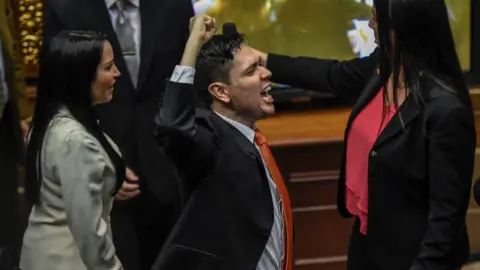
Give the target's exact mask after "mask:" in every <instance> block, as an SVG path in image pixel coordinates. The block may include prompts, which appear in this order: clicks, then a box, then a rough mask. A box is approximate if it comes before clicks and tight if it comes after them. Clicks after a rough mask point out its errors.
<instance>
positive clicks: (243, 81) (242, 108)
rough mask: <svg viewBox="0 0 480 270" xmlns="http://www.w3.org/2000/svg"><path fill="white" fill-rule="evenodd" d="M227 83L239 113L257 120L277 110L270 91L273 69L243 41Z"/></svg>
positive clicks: (232, 100)
mask: <svg viewBox="0 0 480 270" xmlns="http://www.w3.org/2000/svg"><path fill="white" fill-rule="evenodd" d="M232 63H233V65H232V69H231V70H230V85H229V86H228V88H229V89H228V90H229V91H228V92H229V95H228V96H229V98H230V106H231V107H232V109H233V110H234V111H235V112H236V113H237V115H239V116H242V117H245V118H247V119H250V120H253V121H256V120H259V119H262V118H265V117H267V116H268V115H271V114H273V113H274V112H275V106H274V105H273V98H272V96H270V94H269V93H268V92H269V91H270V89H271V85H272V83H271V82H270V77H271V76H272V73H271V72H270V70H268V69H267V68H266V67H264V66H263V65H262V64H261V58H260V55H259V54H258V53H257V52H256V51H255V50H252V49H251V48H250V47H249V46H247V45H245V44H242V45H241V47H240V50H238V51H237V52H236V53H235V57H234V59H233V62H232Z"/></svg>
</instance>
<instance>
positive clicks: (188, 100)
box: [154, 81, 214, 178]
mask: <svg viewBox="0 0 480 270" xmlns="http://www.w3.org/2000/svg"><path fill="white" fill-rule="evenodd" d="M195 103H196V98H195V94H194V87H193V85H192V84H190V83H177V82H172V81H169V82H168V83H167V86H166V88H165V92H164V95H163V100H162V101H161V105H160V106H159V107H160V109H159V110H158V112H157V114H156V116H155V120H154V121H155V138H156V140H157V142H158V144H159V146H160V147H161V148H162V150H163V151H164V152H165V154H167V155H168V157H169V158H170V159H171V160H172V161H173V162H174V163H175V164H176V165H177V167H180V168H188V169H189V171H190V172H191V171H192V170H196V169H195V168H198V170H202V171H207V170H208V168H209V166H210V165H211V162H212V161H213V160H212V158H213V153H214V143H213V142H214V135H213V134H214V133H213V132H212V131H211V130H208V129H207V128H206V127H205V126H199V125H198V123H197V122H196V120H195V110H196V108H195ZM199 178H200V176H199Z"/></svg>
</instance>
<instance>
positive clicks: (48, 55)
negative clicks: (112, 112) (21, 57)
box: [20, 31, 131, 270]
mask: <svg viewBox="0 0 480 270" xmlns="http://www.w3.org/2000/svg"><path fill="white" fill-rule="evenodd" d="M42 57H43V58H42V59H40V72H39V82H38V88H37V103H36V106H35V113H34V116H33V122H32V128H31V130H30V133H29V141H28V146H27V160H26V181H25V192H26V196H27V198H28V199H29V200H30V201H31V202H32V203H33V204H34V206H33V209H32V211H31V213H30V217H29V222H28V227H27V230H26V232H25V235H24V238H23V246H22V253H21V259H20V268H21V269H23V270H50V269H68V270H86V269H88V270H100V269H105V270H107V269H108V270H119V269H123V267H122V265H121V263H120V261H119V259H118V258H117V256H116V254H115V247H114V245H113V242H112V233H111V230H110V209H111V207H112V202H113V196H114V195H115V193H116V192H117V191H118V190H119V189H120V187H121V186H122V184H123V182H124V179H125V175H126V174H131V171H130V170H128V169H126V168H125V163H124V162H123V159H122V158H121V154H120V152H119V150H118V147H117V146H116V144H115V143H114V142H113V141H112V140H111V139H110V138H109V137H108V136H106V135H105V134H104V133H103V131H102V127H101V126H100V124H99V122H98V118H97V114H96V112H95V109H94V107H95V106H98V105H99V104H103V103H106V102H109V101H110V100H111V99H112V95H113V92H114V85H115V81H116V79H117V78H118V76H119V75H120V73H119V71H118V69H117V67H116V65H115V62H114V61H115V59H114V53H113V51H112V46H111V45H110V43H109V42H108V41H107V40H106V37H105V36H103V35H100V34H96V33H92V32H84V31H69V32H61V33H59V34H58V35H57V36H56V37H54V38H53V39H52V40H50V42H49V43H48V48H45V49H44V52H43V54H42Z"/></svg>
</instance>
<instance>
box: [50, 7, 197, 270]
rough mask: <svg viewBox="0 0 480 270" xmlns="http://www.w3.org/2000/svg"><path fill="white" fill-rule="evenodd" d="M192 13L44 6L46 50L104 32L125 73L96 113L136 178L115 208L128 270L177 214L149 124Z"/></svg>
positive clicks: (168, 172)
mask: <svg viewBox="0 0 480 270" xmlns="http://www.w3.org/2000/svg"><path fill="white" fill-rule="evenodd" d="M193 15H194V14H193V6H192V1H191V0H81V1H79V0H48V1H46V2H45V19H44V29H43V33H44V44H48V42H49V40H50V39H51V38H52V37H54V36H55V35H56V34H57V33H58V32H59V31H62V30H75V29H86V30H92V31H99V32H102V33H106V35H107V40H108V41H109V43H110V44H111V45H112V48H113V52H114V55H115V59H116V64H117V66H118V69H119V71H120V72H121V73H122V76H121V77H119V78H118V80H117V82H116V84H115V94H114V96H113V99H112V101H111V102H109V103H105V104H101V105H99V106H97V107H96V110H97V113H98V116H99V118H100V121H101V123H102V128H103V129H104V130H105V133H106V134H108V135H109V136H110V137H111V138H112V139H113V140H114V141H115V143H117V144H118V146H119V147H120V150H121V151H122V154H123V157H124V159H125V163H126V164H127V166H128V167H129V168H131V169H132V171H134V172H135V174H136V175H137V176H138V180H137V178H131V179H128V180H129V181H128V182H125V183H124V186H123V188H122V189H121V190H120V191H119V192H118V193H117V196H116V198H117V200H118V202H117V203H115V204H114V207H113V209H112V231H113V235H114V236H116V237H114V241H115V246H116V248H117V253H118V256H119V258H120V260H121V261H122V263H123V266H124V267H125V269H127V270H150V268H151V266H152V264H153V262H154V261H155V258H156V257H157V255H158V253H159V252H160V249H161V248H162V246H163V243H164V242H165V239H166V238H167V236H168V234H169V233H170V230H171V228H172V226H173V224H174V223H175V222H176V220H177V218H178V215H179V213H180V211H181V209H180V197H179V194H180V192H179V187H178V177H177V175H176V173H175V171H174V168H173V166H172V164H171V163H170V162H169V161H168V159H167V157H165V156H164V155H163V154H162V152H161V151H160V149H159V148H158V147H157V144H156V143H155V139H154V135H153V130H154V125H153V121H152V119H153V118H154V115H155V111H156V110H157V101H158V99H159V98H160V97H161V95H162V93H163V91H164V87H165V78H166V77H168V76H170V74H171V73H172V71H173V68H174V67H175V65H176V64H177V63H178V62H179V61H180V58H181V56H182V52H183V48H184V46H185V42H186V41H187V39H188V24H189V20H190V18H191V17H193ZM180 72H181V70H180ZM138 191H140V193H139V192H138ZM137 195H138V196H137Z"/></svg>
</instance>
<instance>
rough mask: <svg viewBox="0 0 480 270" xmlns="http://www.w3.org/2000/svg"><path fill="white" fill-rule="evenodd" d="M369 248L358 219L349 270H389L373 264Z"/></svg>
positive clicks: (349, 250)
mask: <svg viewBox="0 0 480 270" xmlns="http://www.w3.org/2000/svg"><path fill="white" fill-rule="evenodd" d="M394 244H395V243H392V245H394ZM369 247H370V244H369V240H368V236H367V235H364V234H362V233H360V220H359V219H358V218H356V219H355V223H354V224H353V228H352V235H351V236H350V244H349V247H348V261H347V270H387V269H382V268H381V267H379V266H378V265H375V264H374V263H373V260H372V259H375V257H376V255H375V254H372V253H371V248H369ZM391 263H392V265H395V260H394V259H392V260H391ZM405 270H408V268H406V269H405ZM458 270H461V267H458Z"/></svg>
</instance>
